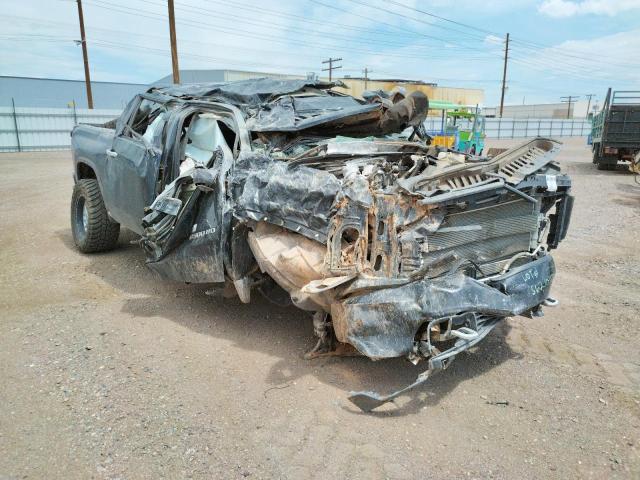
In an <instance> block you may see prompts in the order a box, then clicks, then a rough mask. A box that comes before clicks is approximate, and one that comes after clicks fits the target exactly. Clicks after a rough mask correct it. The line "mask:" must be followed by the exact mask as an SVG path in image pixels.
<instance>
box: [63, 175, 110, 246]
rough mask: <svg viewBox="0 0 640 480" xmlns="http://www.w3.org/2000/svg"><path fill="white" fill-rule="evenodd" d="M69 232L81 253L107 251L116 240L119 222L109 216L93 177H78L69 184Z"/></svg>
mask: <svg viewBox="0 0 640 480" xmlns="http://www.w3.org/2000/svg"><path fill="white" fill-rule="evenodd" d="M71 232H72V233H73V241H74V242H75V244H76V246H77V247H78V249H79V250H80V251H81V252H83V253H95V252H104V251H106V250H111V249H112V248H114V247H115V246H116V243H117V242H118V235H119V234H120V224H119V223H117V222H114V221H113V220H112V219H111V217H109V214H108V213H107V208H106V207H105V205H104V200H103V199H102V193H100V186H99V185H98V181H97V180H95V179H92V178H85V179H82V180H80V181H78V182H77V183H76V184H75V185H74V187H73V196H72V197H71Z"/></svg>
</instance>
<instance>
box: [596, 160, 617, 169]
mask: <svg viewBox="0 0 640 480" xmlns="http://www.w3.org/2000/svg"><path fill="white" fill-rule="evenodd" d="M616 167H617V164H615V163H602V162H600V163H598V170H615V169H616Z"/></svg>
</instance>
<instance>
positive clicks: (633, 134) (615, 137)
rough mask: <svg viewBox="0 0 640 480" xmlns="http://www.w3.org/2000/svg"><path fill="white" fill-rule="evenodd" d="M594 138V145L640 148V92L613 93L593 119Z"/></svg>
mask: <svg viewBox="0 0 640 480" xmlns="http://www.w3.org/2000/svg"><path fill="white" fill-rule="evenodd" d="M608 98H609V97H608ZM592 136H593V142H594V143H600V144H603V145H606V146H608V147H617V148H624V147H630V148H632V147H637V146H640V92H628V91H617V92H613V95H612V96H611V100H610V103H609V104H608V105H607V102H605V107H604V108H603V109H602V111H601V112H600V113H598V114H597V115H596V116H594V118H593V132H592Z"/></svg>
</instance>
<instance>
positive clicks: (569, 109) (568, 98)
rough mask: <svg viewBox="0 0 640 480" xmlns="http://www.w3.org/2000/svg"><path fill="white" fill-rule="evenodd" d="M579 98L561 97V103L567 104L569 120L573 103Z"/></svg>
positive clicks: (573, 96) (571, 96)
mask: <svg viewBox="0 0 640 480" xmlns="http://www.w3.org/2000/svg"><path fill="white" fill-rule="evenodd" d="M579 98H580V96H578V95H569V96H566V97H560V101H561V102H562V103H566V104H567V118H571V103H573V102H575V101H576V100H577V99H579Z"/></svg>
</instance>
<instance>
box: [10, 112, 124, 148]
mask: <svg viewBox="0 0 640 480" xmlns="http://www.w3.org/2000/svg"><path fill="white" fill-rule="evenodd" d="M120 112H121V110H107V109H93V110H89V109H86V108H75V107H73V106H72V107H69V108H27V107H13V106H11V107H0V152H28V151H37V150H66V149H68V148H70V147H71V136H70V133H71V130H72V129H73V127H74V126H75V125H78V124H80V123H96V124H100V123H105V122H107V121H109V120H112V119H114V118H116V117H117V116H119V115H120Z"/></svg>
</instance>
